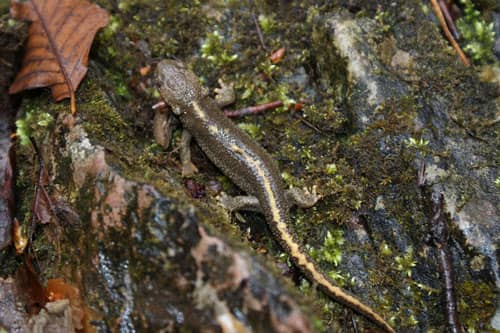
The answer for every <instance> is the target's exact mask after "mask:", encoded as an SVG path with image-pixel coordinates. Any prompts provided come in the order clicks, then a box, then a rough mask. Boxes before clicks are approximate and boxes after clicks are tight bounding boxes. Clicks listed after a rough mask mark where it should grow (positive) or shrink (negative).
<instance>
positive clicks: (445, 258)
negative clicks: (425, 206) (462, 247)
mask: <svg viewBox="0 0 500 333" xmlns="http://www.w3.org/2000/svg"><path fill="white" fill-rule="evenodd" d="M431 201H432V212H433V216H432V219H431V237H432V240H433V242H434V245H435V246H436V248H437V250H438V253H439V261H440V266H441V270H442V274H443V280H444V291H445V301H446V321H447V323H446V324H447V326H448V331H449V332H451V333H463V329H462V326H461V325H460V321H459V320H458V315H457V302H456V300H455V292H454V288H453V267H452V264H451V263H452V258H451V255H450V250H449V248H448V238H449V232H448V223H447V220H446V216H445V214H444V212H443V194H442V193H440V192H434V193H432V195H431Z"/></svg>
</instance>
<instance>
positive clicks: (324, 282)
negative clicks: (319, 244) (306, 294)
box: [274, 222, 396, 333]
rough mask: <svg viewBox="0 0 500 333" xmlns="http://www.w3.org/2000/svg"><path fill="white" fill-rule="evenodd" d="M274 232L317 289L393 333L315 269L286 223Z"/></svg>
mask: <svg viewBox="0 0 500 333" xmlns="http://www.w3.org/2000/svg"><path fill="white" fill-rule="evenodd" d="M274 227H275V228H274V231H275V232H276V233H277V234H278V236H279V238H280V243H281V244H282V245H283V246H285V247H286V248H287V250H288V252H289V254H290V255H291V257H292V258H293V261H294V263H295V265H297V267H299V268H300V269H301V271H302V272H303V273H304V274H305V275H306V277H307V278H308V279H310V280H311V281H312V282H315V283H317V284H318V286H319V288H320V289H321V290H322V291H323V292H324V293H325V294H327V295H328V296H329V297H331V298H333V299H334V300H336V301H338V302H340V303H342V304H344V305H345V306H347V307H349V308H351V309H352V310H354V311H356V312H357V313H359V314H360V315H362V316H364V317H366V318H367V319H369V320H370V321H371V322H373V323H374V324H376V325H377V326H379V327H380V328H382V329H384V330H385V331H386V332H388V333H395V332H396V331H394V329H393V328H392V327H391V326H390V325H389V324H388V323H387V322H386V321H385V320H384V319H383V318H382V317H381V316H380V315H379V314H377V313H376V312H375V311H374V310H373V309H372V308H370V307H369V306H368V305H366V304H364V303H362V302H361V301H359V300H358V299H356V298H355V297H353V296H351V295H349V294H348V293H347V292H345V291H344V290H342V289H341V288H339V287H336V286H334V285H333V283H332V282H330V280H329V279H328V278H327V277H326V276H325V275H324V274H323V273H321V271H320V270H318V269H317V268H316V266H315V265H314V263H313V261H312V260H311V258H310V257H309V256H308V255H307V254H306V253H304V251H303V250H302V249H301V247H300V245H299V244H298V243H297V242H296V241H295V239H294V237H293V236H292V234H291V233H290V232H289V231H288V227H287V223H284V222H278V223H276V225H275V226H274Z"/></svg>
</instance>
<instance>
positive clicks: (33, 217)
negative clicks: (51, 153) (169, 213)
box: [27, 136, 44, 252]
mask: <svg viewBox="0 0 500 333" xmlns="http://www.w3.org/2000/svg"><path fill="white" fill-rule="evenodd" d="M30 141H31V145H32V146H33V149H34V150H35V155H36V157H37V159H38V179H37V182H36V185H35V198H34V199H33V204H32V206H31V223H30V231H29V237H28V246H27V250H28V252H30V248H31V245H32V241H33V234H34V231H35V220H36V213H35V212H36V209H37V208H38V204H39V203H40V192H41V186H42V185H41V184H42V182H43V170H44V164H43V159H42V155H41V154H40V150H39V149H38V146H37V144H36V142H35V139H34V138H33V137H31V136H30Z"/></svg>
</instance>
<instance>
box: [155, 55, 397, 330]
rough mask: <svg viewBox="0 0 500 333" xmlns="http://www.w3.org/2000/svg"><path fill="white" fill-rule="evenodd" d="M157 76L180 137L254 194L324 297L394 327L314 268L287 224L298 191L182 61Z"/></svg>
mask: <svg viewBox="0 0 500 333" xmlns="http://www.w3.org/2000/svg"><path fill="white" fill-rule="evenodd" d="M156 79H157V83H158V88H159V91H160V94H161V96H162V98H163V99H164V100H165V102H166V103H167V104H169V105H170V107H171V108H172V111H173V113H174V114H175V115H177V117H178V118H179V119H180V122H181V123H182V126H183V128H184V130H185V131H184V133H186V134H184V133H183V139H182V141H183V142H184V145H186V143H188V142H189V141H190V139H191V136H192V137H194V139H195V140H196V142H197V143H198V145H199V146H200V148H201V149H202V151H203V152H204V153H205V154H206V155H207V157H208V158H209V159H210V160H211V161H212V162H213V163H214V164H215V165H216V166H217V167H218V168H219V169H220V170H221V171H222V172H223V173H224V174H225V175H226V176H227V177H228V178H229V179H231V181H233V182H234V183H235V184H236V185H237V186H238V187H239V188H240V189H242V190H243V191H245V192H246V193H248V194H250V195H252V196H255V197H256V199H257V201H258V205H259V207H260V211H262V212H263V214H264V216H265V219H266V222H267V224H268V226H269V228H270V230H271V232H272V233H273V236H274V237H276V239H277V240H278V242H279V244H280V245H281V246H282V247H283V249H284V250H286V252H287V253H288V254H289V255H290V257H291V259H292V261H293V263H294V264H295V265H296V266H297V267H298V268H299V269H300V270H301V271H302V272H303V274H304V275H305V276H306V277H307V278H308V279H309V280H310V281H312V282H313V283H315V284H317V286H318V287H319V288H320V289H321V290H322V291H323V292H324V293H325V294H327V295H328V296H329V297H331V298H333V299H334V300H336V301H337V302H340V303H342V304H344V305H345V306H347V307H349V308H351V309H352V310H354V311H355V312H357V313H359V314H361V315H362V316H364V317H366V318H367V319H369V320H370V321H372V322H373V323H375V324H376V325H378V326H379V327H381V328H382V329H384V330H385V331H387V332H391V333H392V332H395V331H394V329H393V328H392V327H391V326H390V325H389V324H388V323H387V322H386V321H385V320H384V319H383V318H382V317H381V316H380V315H379V314H377V313H376V312H375V311H374V310H373V309H371V308H370V307H369V306H368V305H365V304H364V303H362V302H361V301H359V300H358V299H356V298H355V297H353V296H351V295H350V294H348V293H347V292H346V291H344V290H342V289H341V288H339V287H337V286H335V285H334V284H333V283H332V282H331V280H330V279H329V278H328V277H327V276H326V275H325V274H324V273H323V272H322V271H321V270H320V269H318V268H317V266H316V265H315V263H314V262H313V260H312V259H311V258H310V256H309V255H308V254H307V253H306V252H305V251H304V249H303V248H302V246H301V245H300V242H299V241H298V239H297V237H296V235H295V234H294V232H293V231H292V230H291V229H290V216H289V209H290V206H291V202H290V198H295V199H297V198H298V197H299V196H298V195H296V194H297V192H295V195H294V193H293V191H292V192H290V195H288V194H287V193H286V191H285V190H284V184H283V181H282V180H281V177H280V173H279V170H278V167H277V164H276V162H275V161H274V160H273V158H272V157H271V155H270V154H269V153H268V152H267V151H265V150H264V149H263V148H262V147H261V146H259V145H258V144H257V143H256V142H255V141H254V140H253V139H252V138H251V137H250V136H249V135H248V134H246V133H245V132H244V131H243V130H241V129H240V128H239V127H237V126H236V125H235V124H234V123H233V122H232V121H231V120H230V119H228V118H227V117H225V116H224V114H223V113H222V111H221V110H220V108H219V106H218V104H217V101H215V100H214V99H213V98H210V97H209V96H208V94H207V93H206V91H205V90H204V89H203V88H202V86H201V84H200V82H199V79H198V77H197V76H196V75H195V74H194V73H193V72H191V71H190V70H188V69H187V68H186V67H185V66H184V64H182V63H181V62H179V61H175V60H164V61H161V62H160V63H159V64H158V66H157V70H156ZM187 147H189V145H187ZM187 149H188V148H187ZM182 155H184V156H182ZM186 155H189V153H188V152H187V151H185V152H184V153H182V151H181V159H183V160H184V161H183V162H184V165H185V167H183V172H189V171H192V169H193V168H194V166H193V165H192V163H191V162H190V157H189V156H186ZM190 163H191V164H190ZM190 169H191V170H190ZM296 201H297V200H296ZM242 202H243V204H242V205H239V206H244V205H247V208H248V207H250V206H255V202H252V200H247V201H245V200H242ZM233 203H234V201H233Z"/></svg>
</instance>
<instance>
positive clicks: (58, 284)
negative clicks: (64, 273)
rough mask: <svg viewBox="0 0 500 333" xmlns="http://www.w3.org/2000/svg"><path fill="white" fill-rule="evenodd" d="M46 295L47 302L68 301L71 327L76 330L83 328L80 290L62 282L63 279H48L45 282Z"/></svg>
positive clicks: (83, 315) (83, 314)
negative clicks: (71, 320) (71, 321)
mask: <svg viewBox="0 0 500 333" xmlns="http://www.w3.org/2000/svg"><path fill="white" fill-rule="evenodd" d="M46 294H47V295H48V299H49V301H51V302H53V301H57V300H61V299H69V302H70V306H71V313H72V319H73V326H74V327H75V328H76V329H77V330H82V329H83V328H84V323H83V321H84V317H85V311H84V309H83V307H84V306H83V304H82V301H81V297H80V290H78V288H76V287H74V286H72V285H71V284H69V283H66V282H64V280H63V279H49V280H48V281H47V288H46Z"/></svg>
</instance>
